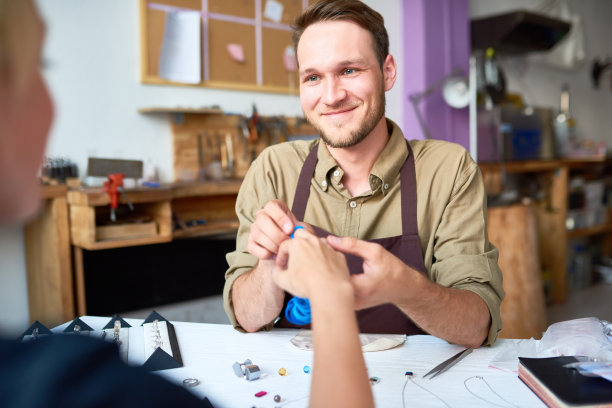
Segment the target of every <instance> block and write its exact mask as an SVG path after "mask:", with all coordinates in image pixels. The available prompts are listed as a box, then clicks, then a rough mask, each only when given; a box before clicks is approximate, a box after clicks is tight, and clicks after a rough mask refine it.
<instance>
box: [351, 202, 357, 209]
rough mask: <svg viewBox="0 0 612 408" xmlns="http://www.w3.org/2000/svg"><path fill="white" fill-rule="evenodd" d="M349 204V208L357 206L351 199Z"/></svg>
mask: <svg viewBox="0 0 612 408" xmlns="http://www.w3.org/2000/svg"><path fill="white" fill-rule="evenodd" d="M349 205H350V206H351V208H355V207H357V203H356V202H354V201H351V202H350V204H349Z"/></svg>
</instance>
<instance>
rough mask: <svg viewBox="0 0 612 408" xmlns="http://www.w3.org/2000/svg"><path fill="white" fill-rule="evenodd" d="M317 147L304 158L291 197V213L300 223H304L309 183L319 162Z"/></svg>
mask: <svg viewBox="0 0 612 408" xmlns="http://www.w3.org/2000/svg"><path fill="white" fill-rule="evenodd" d="M319 143H320V142H319ZM318 146H319V145H318V144H316V145H315V146H314V147H313V148H312V150H311V151H310V153H309V154H308V157H306V161H304V165H303V166H302V171H301V172H300V178H299V179H298V184H297V187H296V189H295V196H294V197H293V206H292V208H291V212H292V213H293V215H295V217H296V218H297V219H298V220H300V221H304V214H305V213H306V204H307V203H308V197H309V196H310V181H311V180H312V177H313V176H314V172H315V168H316V167H317V161H318V160H319V159H318V158H317V151H318V150H319V149H318Z"/></svg>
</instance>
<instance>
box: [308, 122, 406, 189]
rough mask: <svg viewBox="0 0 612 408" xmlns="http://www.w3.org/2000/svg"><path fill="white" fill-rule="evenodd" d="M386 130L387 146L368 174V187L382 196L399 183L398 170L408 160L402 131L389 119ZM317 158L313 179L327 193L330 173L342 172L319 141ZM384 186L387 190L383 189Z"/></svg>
mask: <svg viewBox="0 0 612 408" xmlns="http://www.w3.org/2000/svg"><path fill="white" fill-rule="evenodd" d="M387 128H388V129H389V131H390V133H391V137H389V141H388V142H387V145H386V146H385V148H384V149H383V151H382V152H381V153H380V156H378V159H376V162H375V163H374V167H372V171H371V172H370V186H371V188H372V191H376V190H378V189H379V188H380V189H381V190H382V192H383V194H386V193H387V192H388V191H389V190H391V186H392V183H394V182H399V171H400V168H401V167H402V165H403V164H404V162H405V161H406V159H407V158H408V148H407V146H406V139H404V135H403V133H402V130H401V129H400V128H399V126H397V124H395V123H394V122H393V121H391V120H390V119H387ZM317 158H318V162H317V167H316V169H315V174H314V177H315V180H316V182H317V184H319V186H320V187H321V188H322V189H323V190H324V191H327V188H328V187H329V183H330V182H331V181H330V178H329V174H330V172H331V171H332V170H334V169H338V170H339V171H340V176H341V175H342V170H341V169H340V168H339V167H338V163H336V161H335V160H334V158H333V157H332V155H331V154H330V153H329V150H327V147H326V146H325V144H324V143H322V142H321V141H319V146H318V151H317ZM377 180H378V181H377ZM385 185H386V186H387V188H384V187H385Z"/></svg>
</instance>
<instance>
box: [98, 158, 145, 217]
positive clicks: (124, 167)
mask: <svg viewBox="0 0 612 408" xmlns="http://www.w3.org/2000/svg"><path fill="white" fill-rule="evenodd" d="M87 175H88V176H93V177H107V180H106V181H105V182H104V191H105V192H106V193H108V195H109V198H110V220H111V221H112V222H115V221H117V214H116V209H117V207H118V206H119V194H121V195H122V196H123V199H124V200H125V202H126V204H127V205H128V207H129V208H130V210H134V206H133V205H132V202H131V201H130V199H129V198H128V196H127V194H126V193H125V189H124V188H123V179H124V178H126V177H128V178H135V179H139V178H142V160H120V159H99V158H94V157H90V158H89V159H88V161H87Z"/></svg>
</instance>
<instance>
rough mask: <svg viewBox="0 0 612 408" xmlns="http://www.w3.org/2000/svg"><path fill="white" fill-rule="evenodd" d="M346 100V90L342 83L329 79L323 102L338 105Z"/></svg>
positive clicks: (325, 84)
mask: <svg viewBox="0 0 612 408" xmlns="http://www.w3.org/2000/svg"><path fill="white" fill-rule="evenodd" d="M345 98H346V89H345V88H344V85H343V84H342V81H340V80H338V79H337V78H329V79H327V80H326V81H325V82H324V86H323V95H322V98H321V99H322V100H323V103H325V104H326V105H331V106H333V105H337V104H338V103H340V102H342V101H343V100H344V99H345Z"/></svg>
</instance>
